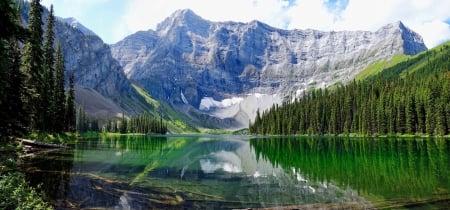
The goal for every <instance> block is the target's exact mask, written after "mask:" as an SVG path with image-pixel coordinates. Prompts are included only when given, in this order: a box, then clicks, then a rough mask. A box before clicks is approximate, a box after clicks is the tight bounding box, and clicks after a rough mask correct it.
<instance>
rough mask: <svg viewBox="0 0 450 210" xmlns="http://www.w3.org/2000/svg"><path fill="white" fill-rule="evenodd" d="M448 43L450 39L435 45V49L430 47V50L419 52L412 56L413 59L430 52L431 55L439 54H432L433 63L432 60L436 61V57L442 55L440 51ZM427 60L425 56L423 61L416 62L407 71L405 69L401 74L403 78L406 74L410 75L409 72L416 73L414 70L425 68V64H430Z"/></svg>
mask: <svg viewBox="0 0 450 210" xmlns="http://www.w3.org/2000/svg"><path fill="white" fill-rule="evenodd" d="M448 45H450V41H448V42H445V43H442V44H441V45H438V46H436V47H434V48H433V49H430V50H427V51H423V52H421V53H419V54H417V55H414V56H413V57H411V59H418V58H419V57H420V56H423V55H425V54H430V55H431V54H434V55H437V56H431V59H430V62H431V63H432V62H434V60H435V59H437V58H439V57H440V56H442V54H441V53H439V52H441V51H442V50H445V49H444V48H445V46H448ZM427 61H428V59H427V56H423V58H422V61H421V62H415V64H414V65H412V66H411V67H409V68H408V69H407V71H403V72H402V73H401V74H400V76H401V77H402V78H404V77H405V76H406V75H408V74H412V73H414V72H416V71H418V70H420V69H423V68H424V67H425V65H427V64H428V62H427Z"/></svg>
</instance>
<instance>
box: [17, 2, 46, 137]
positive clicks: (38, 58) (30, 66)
mask: <svg viewBox="0 0 450 210" xmlns="http://www.w3.org/2000/svg"><path fill="white" fill-rule="evenodd" d="M30 6H31V9H30V13H29V21H28V30H29V38H28V40H27V42H26V44H25V52H24V55H23V56H22V66H21V71H22V73H23V74H24V75H27V78H26V79H25V81H24V82H25V85H26V87H25V88H26V92H25V93H24V95H23V97H24V102H25V109H26V110H29V111H30V117H31V118H32V127H34V128H38V129H40V128H42V125H43V123H44V122H43V116H44V112H42V105H41V101H40V100H39V99H40V94H41V93H42V92H43V87H42V84H43V81H42V78H43V75H42V74H43V66H44V65H43V63H44V62H43V50H42V35H43V30H42V24H43V23H42V11H43V8H42V6H41V4H40V0H32V1H31V2H30Z"/></svg>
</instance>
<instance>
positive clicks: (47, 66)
mask: <svg viewBox="0 0 450 210" xmlns="http://www.w3.org/2000/svg"><path fill="white" fill-rule="evenodd" d="M54 26H55V16H54V15H53V5H51V6H50V11H49V14H48V16H47V28H46V31H45V43H44V72H43V78H42V79H43V84H42V86H43V91H42V93H41V94H42V95H41V101H42V104H41V105H42V110H43V111H44V119H43V121H44V124H43V129H44V130H45V131H54V130H55V128H54V127H55V124H54V123H56V113H55V110H56V107H55V99H54V96H55V70H54V67H55V66H54V63H55V50H54V48H53V44H54V39H55V32H54V31H53V28H54Z"/></svg>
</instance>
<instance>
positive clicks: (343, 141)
mask: <svg viewBox="0 0 450 210" xmlns="http://www.w3.org/2000/svg"><path fill="white" fill-rule="evenodd" d="M73 147H74V149H72V150H54V151H49V152H47V153H43V154H40V155H35V156H32V157H28V158H27V159H25V161H24V162H25V165H24V170H25V173H26V174H27V179H28V180H29V181H30V182H31V183H32V184H33V185H38V184H41V185H40V186H41V189H42V190H43V191H44V192H45V196H46V199H47V200H48V201H50V202H51V203H53V204H54V205H55V206H56V207H57V208H58V209H66V208H74V209H79V208H97V209H161V208H164V209H180V208H185V209H233V208H268V207H281V206H283V207H285V208H300V207H305V208H347V209H348V208H356V209H361V208H410V209H415V208H416V209H439V208H446V207H448V206H450V164H449V160H450V140H449V139H440V138H345V137H267V138H257V137H249V136H233V135H169V136H144V135H141V136H131V135H126V136H120V137H99V138H92V139H82V140H79V141H78V142H77V143H76V144H75V145H73Z"/></svg>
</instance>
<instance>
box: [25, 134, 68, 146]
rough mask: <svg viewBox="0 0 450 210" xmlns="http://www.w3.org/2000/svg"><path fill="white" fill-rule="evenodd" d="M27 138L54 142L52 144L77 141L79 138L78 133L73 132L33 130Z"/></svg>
mask: <svg viewBox="0 0 450 210" xmlns="http://www.w3.org/2000/svg"><path fill="white" fill-rule="evenodd" d="M25 138H26V139H30V140H36V141H40V142H46V143H52V144H61V143H70V142H75V141H76V140H77V134H76V133H71V132H65V133H40V132H33V133H31V134H29V135H28V136H26V137H25Z"/></svg>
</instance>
